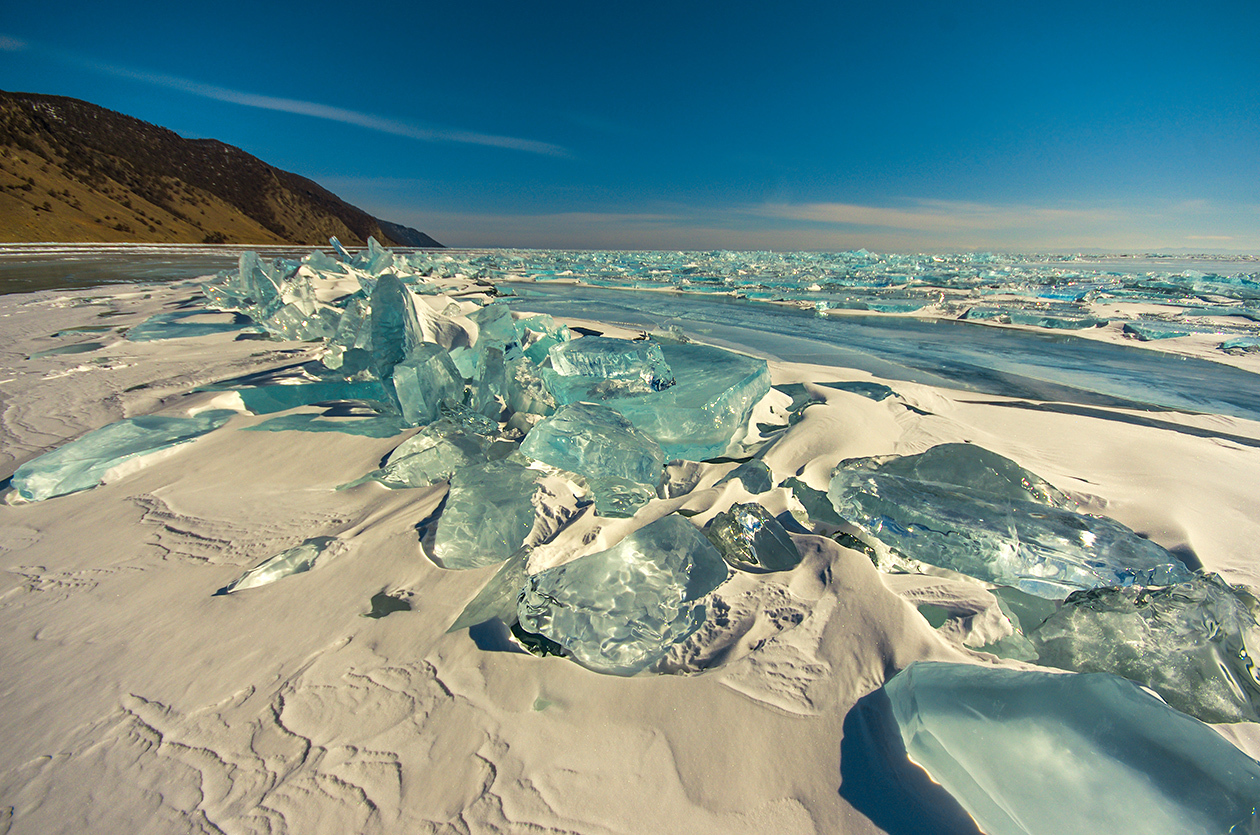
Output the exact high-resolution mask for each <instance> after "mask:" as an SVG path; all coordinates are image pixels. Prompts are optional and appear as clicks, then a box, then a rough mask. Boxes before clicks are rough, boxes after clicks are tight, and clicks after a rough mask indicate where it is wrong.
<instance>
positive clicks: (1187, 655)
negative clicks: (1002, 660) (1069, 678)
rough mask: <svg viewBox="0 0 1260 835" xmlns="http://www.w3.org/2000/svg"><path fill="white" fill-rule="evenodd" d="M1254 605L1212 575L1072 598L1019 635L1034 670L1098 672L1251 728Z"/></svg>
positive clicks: (1259, 673)
mask: <svg viewBox="0 0 1260 835" xmlns="http://www.w3.org/2000/svg"><path fill="white" fill-rule="evenodd" d="M1258 613H1260V604H1258V603H1257V601H1256V599H1255V597H1253V596H1252V595H1251V594H1250V593H1249V592H1247V591H1246V590H1244V589H1242V588H1241V587H1238V586H1231V585H1230V584H1228V583H1226V582H1225V581H1224V580H1222V579H1220V578H1219V577H1217V576H1215V575H1211V574H1209V575H1196V576H1195V577H1194V578H1193V579H1191V580H1190V581H1189V582H1187V583H1179V584H1177V585H1174V586H1166V587H1164V588H1149V589H1138V588H1108V589H1093V590H1091V591H1083V592H1076V593H1075V594H1073V595H1072V596H1071V597H1069V598H1068V599H1067V601H1066V602H1064V604H1063V605H1062V606H1060V607H1059V609H1058V611H1056V612H1055V613H1054V614H1052V615H1050V617H1049V618H1048V619H1047V620H1046V621H1045V622H1044V623H1042V624H1041V625H1040V626H1037V627H1036V628H1034V629H1031V630H1028V631H1027V632H1026V635H1027V638H1028V639H1029V640H1030V641H1031V642H1032V645H1033V647H1034V648H1035V649H1036V651H1037V659H1036V660H1037V663H1039V664H1042V665H1046V666H1051V667H1061V668H1063V669H1065V670H1075V671H1077V672H1082V673H1093V672H1106V673H1114V674H1115V675H1119V676H1124V677H1125V678H1127V679H1130V680H1132V681H1136V682H1137V683H1139V684H1142V685H1145V686H1146V687H1149V688H1151V689H1152V690H1154V691H1155V692H1156V693H1158V694H1159V695H1160V696H1162V697H1163V699H1164V701H1166V702H1168V704H1170V705H1172V706H1173V707H1175V708H1177V709H1178V710H1180V711H1182V712H1183V713H1188V714H1190V715H1191V716H1194V717H1196V718H1198V719H1201V720H1203V721H1204V722H1260V711H1258V708H1260V670H1257V667H1256V653H1257V652H1258V651H1260V625H1258V624H1257V622H1256V616H1257V614H1258Z"/></svg>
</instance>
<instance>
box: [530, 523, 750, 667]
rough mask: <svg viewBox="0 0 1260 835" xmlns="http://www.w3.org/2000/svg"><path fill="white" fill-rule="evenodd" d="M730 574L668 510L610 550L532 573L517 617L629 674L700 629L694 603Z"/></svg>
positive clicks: (580, 657)
mask: <svg viewBox="0 0 1260 835" xmlns="http://www.w3.org/2000/svg"><path fill="white" fill-rule="evenodd" d="M726 577H727V568H726V563H724V562H723V561H722V558H721V557H720V556H719V555H718V553H717V551H716V549H714V547H713V545H711V544H710V543H709V541H708V540H707V539H705V537H704V535H703V534H701V533H700V531H698V530H697V529H696V527H695V526H694V525H692V524H691V523H690V522H688V521H687V520H686V519H684V518H682V517H681V516H678V515H676V514H671V515H669V516H665V517H663V518H661V519H658V520H657V521H655V522H653V523H651V524H650V525H646V526H645V527H642V528H640V529H639V530H637V531H635V532H634V533H632V534H630V535H629V536H627V537H626V538H625V539H623V540H622V541H621V542H620V543H618V544H617V545H615V546H613V547H612V548H610V549H608V550H607V551H601V552H599V553H596V554H588V555H587V556H584V557H579V558H578V559H576V560H573V561H572V562H569V563H566V564H564V565H561V566H558V567H556V568H549V569H546V570H545V571H541V572H539V573H537V574H533V575H530V576H529V578H528V585H526V587H525V589H524V593H523V594H522V595H521V598H520V604H519V606H518V617H519V619H520V624H521V627H522V628H524V629H525V630H527V631H529V632H533V633H539V634H542V635H544V636H546V637H548V638H550V639H551V640H553V641H555V642H556V643H558V644H560V645H561V646H562V647H563V648H564V650H565V651H566V652H567V653H569V654H570V655H572V657H573V659H574V660H575V661H577V662H578V663H580V664H582V665H583V666H585V667H589V668H590V669H592V670H595V671H596V672H601V673H609V674H612V675H622V676H629V675H634V674H635V673H637V672H640V671H641V670H644V669H646V668H648V667H650V666H651V665H652V664H654V663H656V662H657V661H659V660H660V659H661V658H662V657H664V655H665V653H666V652H667V651H668V650H669V648H670V647H671V646H673V645H674V644H675V643H677V642H678V641H681V640H683V639H684V638H686V637H687V636H688V635H690V634H691V633H692V632H694V631H695V630H696V629H697V628H699V626H700V624H701V623H702V622H703V621H704V607H703V606H702V605H700V604H698V603H697V602H696V601H698V600H699V599H700V598H701V597H703V596H704V595H706V594H708V593H709V592H711V591H712V590H713V589H715V588H717V587H718V585H720V584H721V583H722V582H723V581H724V580H726Z"/></svg>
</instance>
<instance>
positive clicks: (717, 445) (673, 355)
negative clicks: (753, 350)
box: [577, 337, 770, 461]
mask: <svg viewBox="0 0 1260 835" xmlns="http://www.w3.org/2000/svg"><path fill="white" fill-rule="evenodd" d="M590 338H591V337H583V339H590ZM577 341H581V340H577ZM661 351H662V352H663V353H664V355H665V358H666V360H668V362H669V366H670V369H671V370H672V371H673V374H674V377H675V379H676V380H677V384H676V385H673V386H670V387H669V388H667V389H665V390H664V391H659V392H657V391H648V392H643V393H639V394H628V395H624V396H609V397H599V398H597V399H598V402H600V403H603V404H604V405H605V406H608V407H609V408H612V409H616V410H617V411H618V412H620V413H621V414H622V415H623V416H624V417H625V418H626V419H627V420H629V421H630V422H631V423H633V424H634V425H635V426H637V427H638V428H639V429H641V430H643V431H644V432H645V433H647V434H648V435H649V436H651V437H652V438H654V439H655V440H656V442H657V443H659V444H660V445H661V449H662V450H663V451H664V453H665V459H666V460H667V461H668V460H673V459H687V460H691V461H700V460H703V459H705V458H711V457H713V456H715V455H721V454H722V453H723V452H724V451H725V450H726V448H727V446H729V445H730V442H731V440H732V439H733V438H734V437H735V435H736V434H737V433H738V432H739V431H740V430H741V429H743V427H744V426H745V425H746V424H747V422H748V416H749V415H750V414H751V412H752V408H753V406H754V405H756V403H757V401H758V400H760V399H761V398H762V397H764V396H765V395H766V393H767V392H768V391H770V373H769V371H768V370H767V368H766V362H765V360H760V359H754V358H753V357H748V356H745V355H743V354H736V353H733V352H731V351H724V350H722V349H721V348H712V347H710V346H708V345H700V344H697V343H694V342H690V343H685V344H679V343H664V344H662V345H661Z"/></svg>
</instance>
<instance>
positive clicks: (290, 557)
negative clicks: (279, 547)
mask: <svg viewBox="0 0 1260 835" xmlns="http://www.w3.org/2000/svg"><path fill="white" fill-rule="evenodd" d="M336 541H337V538H336V537H333V536H316V537H312V538H311V539H308V540H306V541H305V542H302V543H301V544H300V545H295V546H293V547H292V548H290V549H289V550H287V551H282V552H280V553H279V554H276V555H275V556H274V557H270V558H268V559H267V560H264V561H263V562H262V563H261V564H259V565H257V566H255V567H254V568H251V569H250V570H249V571H246V572H245V573H244V574H242V575H241V576H240V577H237V578H236V579H235V580H233V581H232V582H230V583H228V584H227V585H226V586H224V587H223V588H221V589H219V590H218V591H216V592H215V594H216V595H220V594H231V593H232V592H236V591H244V590H245V589H254V588H258V587H259V586H266V585H269V584H270V583H274V582H275V581H276V580H281V579H284V578H285V577H289V576H291V575H293V574H301V573H303V572H305V571H310V570H311V569H312V568H314V567H315V565H316V563H317V562H319V561H320V558H321V557H324V554H325V552H327V551H328V546H330V545H332V544H333V543H334V542H336ZM332 556H335V552H329V554H328V557H325V559H324V561H325V562H326V561H327V559H328V558H330V557H332Z"/></svg>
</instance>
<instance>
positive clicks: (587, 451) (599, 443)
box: [521, 403, 665, 516]
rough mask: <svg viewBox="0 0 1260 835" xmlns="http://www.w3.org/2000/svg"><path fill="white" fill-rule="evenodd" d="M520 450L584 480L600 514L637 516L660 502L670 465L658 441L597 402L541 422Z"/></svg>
mask: <svg viewBox="0 0 1260 835" xmlns="http://www.w3.org/2000/svg"><path fill="white" fill-rule="evenodd" d="M521 452H522V453H523V454H525V455H527V456H529V457H530V458H533V459H534V460H536V461H542V462H543V463H545V464H550V465H551V466H553V467H558V468H560V469H562V470H567V471H569V472H571V473H577V474H578V475H580V476H583V477H584V478H585V479H586V481H587V483H588V484H589V485H590V488H591V492H592V493H593V494H594V497H595V507H596V511H597V512H598V513H600V514H601V515H611V516H632V515H634V512H635V510H637V509H638V508H639V507H641V506H642V505H644V504H647V502H648V501H650V500H651V499H653V498H655V496H656V487H657V484H658V483H659V482H660V480H661V467H662V466H663V465H664V463H665V455H664V453H663V452H661V447H660V445H659V444H657V443H656V441H654V440H652V439H651V438H649V437H648V436H647V435H645V434H644V433H643V432H640V431H639V430H638V429H636V428H635V427H634V425H633V424H632V423H630V421H628V420H626V419H625V418H624V417H622V416H621V415H620V414H618V413H617V412H616V411H614V410H612V409H610V408H608V407H607V406H602V405H599V404H594V403H573V404H570V405H568V406H564V407H563V408H561V409H560V410H559V411H557V412H556V413H555V414H554V415H552V416H551V417H549V418H546V419H544V420H542V421H540V422H539V423H538V424H537V425H535V426H534V428H533V429H531V430H530V432H529V434H528V435H527V436H526V437H525V440H524V442H522V443H521ZM636 488H637V489H636ZM627 511H628V512H627Z"/></svg>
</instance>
